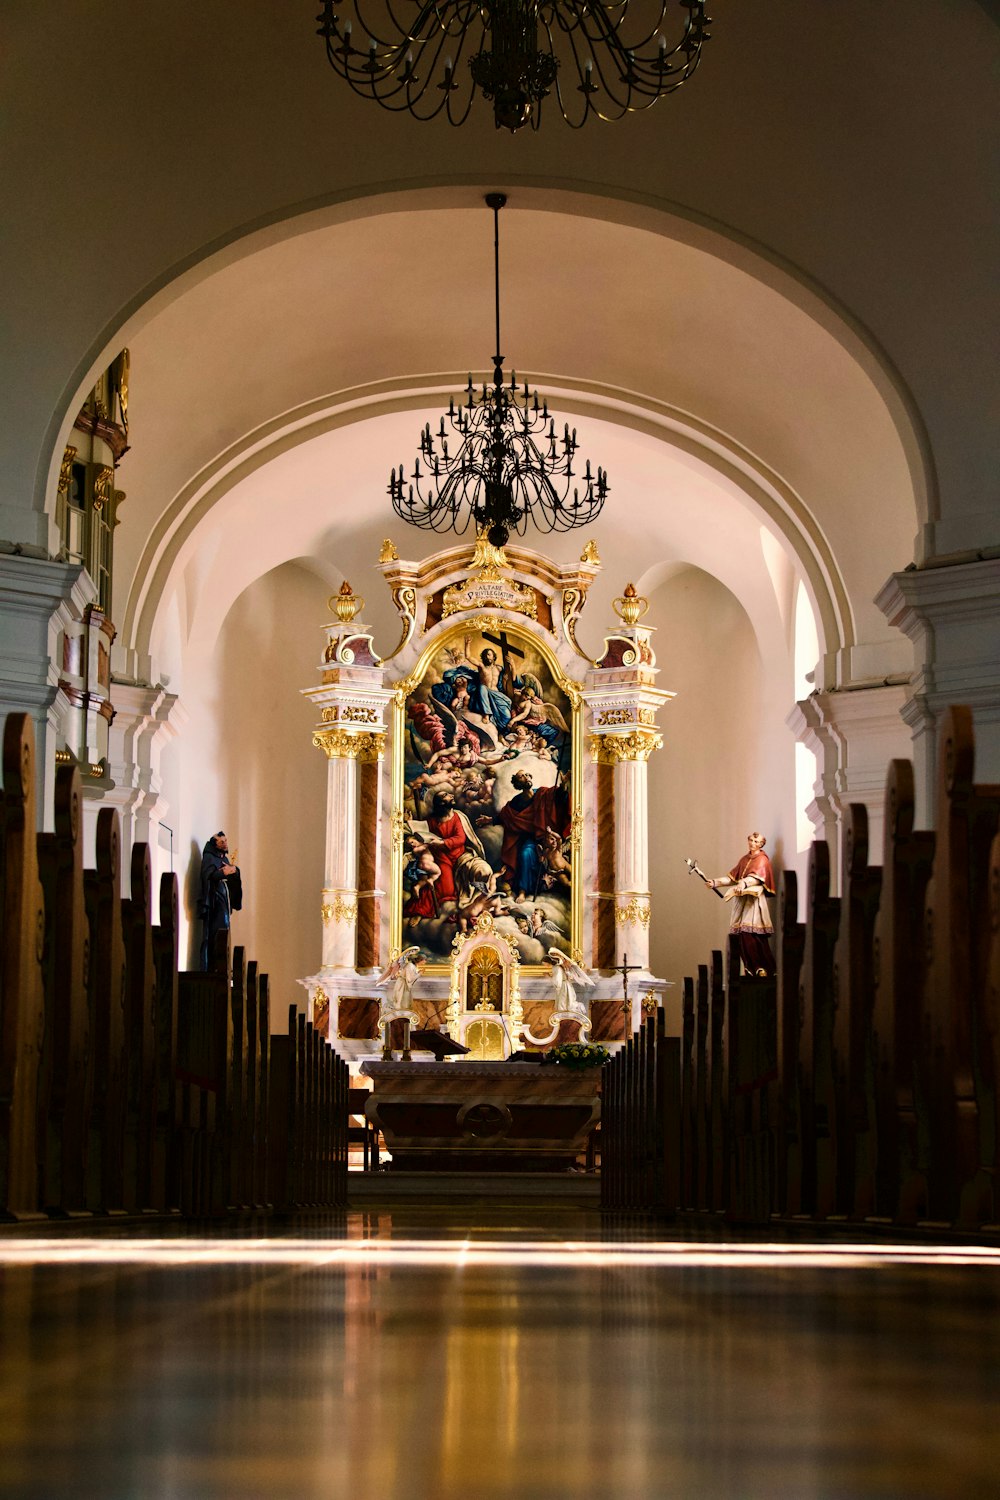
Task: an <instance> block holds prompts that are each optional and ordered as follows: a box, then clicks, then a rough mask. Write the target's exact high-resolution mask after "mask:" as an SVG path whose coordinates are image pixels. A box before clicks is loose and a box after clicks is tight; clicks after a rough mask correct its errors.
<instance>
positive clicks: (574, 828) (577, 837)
mask: <svg viewBox="0 0 1000 1500" xmlns="http://www.w3.org/2000/svg"><path fill="white" fill-rule="evenodd" d="M569 842H570V847H571V848H572V849H573V851H574V853H577V854H578V853H579V852H580V849H581V848H582V847H583V813H582V812H581V811H580V809H579V808H577V809H576V811H575V812H574V814H573V817H572V819H571V821H570V825H569Z"/></svg>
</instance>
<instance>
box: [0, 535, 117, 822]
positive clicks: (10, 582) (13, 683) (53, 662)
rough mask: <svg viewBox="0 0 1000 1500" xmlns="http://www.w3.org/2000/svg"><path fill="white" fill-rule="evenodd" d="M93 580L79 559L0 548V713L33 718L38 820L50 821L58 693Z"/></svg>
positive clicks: (60, 711) (62, 728) (67, 706)
mask: <svg viewBox="0 0 1000 1500" xmlns="http://www.w3.org/2000/svg"><path fill="white" fill-rule="evenodd" d="M95 596H96V590H95V588H94V584H93V581H92V580H91V578H90V576H89V574H88V573H87V572H86V570H85V569H84V568H82V567H80V566H78V565H77V564H70V563H62V562H53V561H50V560H48V559H44V558H37V557H22V556H18V555H17V554H15V553H4V554H0V642H2V645H0V717H5V716H6V715H7V714H9V713H28V714H30V715H31V718H32V720H33V722H34V729H35V746H36V765H37V775H38V785H37V808H38V816H39V820H40V826H41V827H43V828H51V826H52V814H53V807H52V797H53V789H54V786H55V765H56V750H57V748H58V746H59V741H60V740H62V741H65V740H66V739H67V737H69V736H67V730H68V729H69V728H70V721H71V716H72V714H73V711H74V709H73V704H72V703H71V702H70V699H69V698H68V697H67V695H66V694H65V693H64V692H61V691H60V686H59V679H60V676H61V673H62V665H63V657H64V651H65V643H66V641H67V640H70V641H71V640H73V639H74V638H75V637H76V636H78V635H81V634H82V633H83V630H84V615H85V612H86V609H87V606H88V605H90V604H92V603H93V601H94V599H95Z"/></svg>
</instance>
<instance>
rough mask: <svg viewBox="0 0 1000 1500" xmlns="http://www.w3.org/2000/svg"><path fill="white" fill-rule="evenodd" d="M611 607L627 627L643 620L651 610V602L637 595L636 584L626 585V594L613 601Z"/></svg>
mask: <svg viewBox="0 0 1000 1500" xmlns="http://www.w3.org/2000/svg"><path fill="white" fill-rule="evenodd" d="M611 607H612V609H613V610H614V612H615V614H616V615H617V616H618V618H619V619H620V620H623V621H624V622H625V624H626V625H635V624H637V623H638V622H639V620H641V619H642V617H643V615H644V614H645V613H646V611H647V609H648V608H649V600H648V599H644V598H643V597H642V595H641V594H640V593H637V591H636V587H635V584H634V583H627V584H626V585H625V592H624V594H622V595H620V596H619V598H617V599H613V600H612V601H611Z"/></svg>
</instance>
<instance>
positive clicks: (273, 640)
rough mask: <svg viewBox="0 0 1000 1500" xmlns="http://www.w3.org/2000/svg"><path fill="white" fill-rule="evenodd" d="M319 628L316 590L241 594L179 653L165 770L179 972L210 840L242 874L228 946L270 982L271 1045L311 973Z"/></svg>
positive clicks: (191, 953) (307, 580) (281, 578)
mask: <svg viewBox="0 0 1000 1500" xmlns="http://www.w3.org/2000/svg"><path fill="white" fill-rule="evenodd" d="M326 618H327V610H326V591H325V589H324V587H323V585H322V583H321V582H320V581H319V580H318V579H317V578H316V576H315V574H313V573H311V572H309V571H308V570H307V569H306V568H305V567H303V566H301V565H300V564H298V563H294V562H292V563H285V564H283V565H282V566H281V567H279V568H276V569H274V570H272V571H271V572H269V573H266V574H265V575H264V576H263V577H261V578H259V579H257V580H256V582H254V583H252V584H251V585H250V586H249V587H248V588H247V589H246V590H244V592H243V593H242V594H241V595H240V596H239V598H238V599H237V600H236V602H235V604H234V605H233V606H232V608H231V609H230V610H229V613H228V614H227V616H226V618H225V620H224V622H223V625H222V628H221V631H220V633H219V636H218V638H217V640H216V641H214V642H212V643H209V644H207V645H206V646H205V647H204V649H202V648H200V647H197V646H193V647H191V648H190V649H189V651H188V652H187V659H186V661H185V670H184V703H185V707H186V708H187V710H188V713H189V714H190V722H189V724H188V725H187V726H186V728H185V730H184V733H183V736H182V737H181V738H179V739H178V740H177V741H176V742H175V744H174V745H173V746H171V747H170V749H169V751H168V752H167V754H166V755H165V757H164V767H163V772H164V792H165V795H166V796H167V798H168V800H169V801H170V803H171V812H172V814H173V817H172V818H171V817H170V816H169V815H168V821H170V822H172V825H173V826H174V827H175V828H176V829H177V838H176V843H175V852H176V856H177V862H176V868H177V873H178V877H179V880H180V884H181V903H182V908H183V911H184V917H185V920H186V922H187V923H188V924H189V926H188V928H187V961H188V962H189V963H191V964H192V965H195V964H196V963H197V945H198V942H199V939H200V924H199V923H198V921H197V919H196V917H195V902H196V899H197V886H198V869H199V865H200V858H201V848H202V845H203V844H204V842H205V840H206V839H207V838H209V837H210V836H211V835H212V834H213V833H215V832H216V831H217V830H218V829H220V828H222V829H225V831H226V833H227V834H228V835H229V842H230V847H231V848H234V849H236V850H237V852H238V855H239V863H240V869H241V871H242V874H243V889H244V906H243V910H242V911H241V912H240V913H239V914H238V915H236V917H235V918H234V921H233V935H234V941H235V942H237V943H241V944H242V945H243V946H244V947H245V948H246V950H247V956H248V957H249V958H253V959H256V960H257V961H258V963H259V964H260V966H261V968H262V969H263V970H265V971H266V972H267V973H268V975H269V976H270V981H271V1025H272V1030H275V1031H279V1032H280V1031H284V1030H285V1027H286V1020H287V1008H288V1006H289V1005H290V1004H293V1003H298V1004H301V1003H302V1001H303V997H304V991H303V990H301V989H300V988H299V986H298V984H297V983H296V981H297V980H298V979H299V978H300V977H302V976H304V975H306V974H310V973H313V972H314V971H315V969H316V968H317V967H318V965H319V961H320V949H321V929H320V914H319V908H320V888H321V886H322V882H323V839H324V821H325V803H326V761H325V759H324V757H323V756H322V754H321V753H320V752H319V751H318V750H316V749H314V748H313V746H312V744H311V742H310V739H311V731H312V724H313V711H312V709H311V707H310V705H309V704H308V703H307V702H306V701H305V700H304V699H302V698H301V697H300V696H299V688H300V687H305V686H307V685H308V684H309V683H310V682H312V681H314V680H315V674H316V663H317V660H318V657H319V654H320V650H321V647H322V641H323V636H322V628H321V627H322V625H323V622H324V621H325V620H326ZM181 951H182V955H183V954H184V953H185V943H184V942H182V948H181Z"/></svg>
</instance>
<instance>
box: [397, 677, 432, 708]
mask: <svg viewBox="0 0 1000 1500" xmlns="http://www.w3.org/2000/svg"><path fill="white" fill-rule="evenodd" d="M423 675H424V674H423V672H422V671H421V670H418V671H416V672H411V673H410V675H409V677H401V678H400V679H399V681H398V682H394V683H393V684H392V696H393V699H394V700H395V702H396V704H397V706H398V707H399V708H403V707H405V705H406V700H407V698H408V697H409V696H410V694H411V693H412V692H413V689H414V688H415V687H416V686H417V683H418V682H420V681H421V680H422V679H423Z"/></svg>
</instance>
